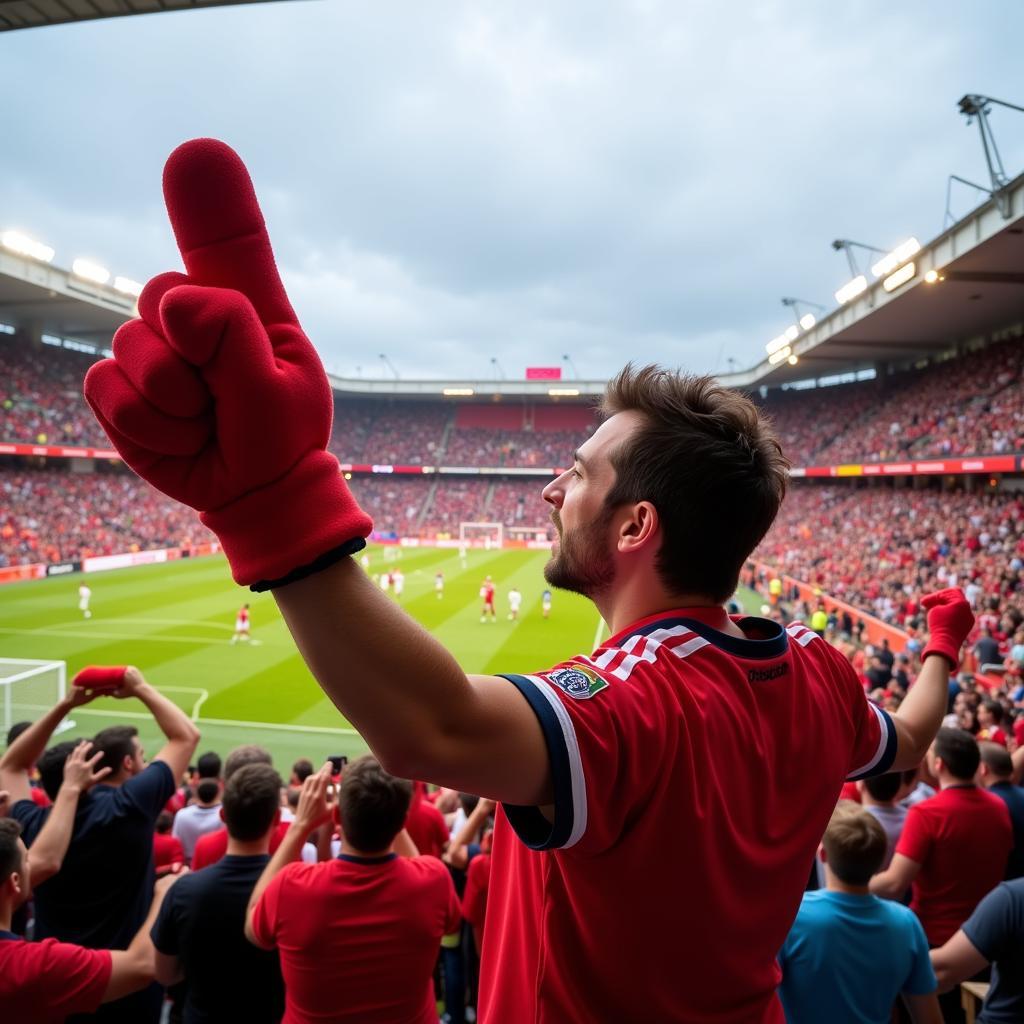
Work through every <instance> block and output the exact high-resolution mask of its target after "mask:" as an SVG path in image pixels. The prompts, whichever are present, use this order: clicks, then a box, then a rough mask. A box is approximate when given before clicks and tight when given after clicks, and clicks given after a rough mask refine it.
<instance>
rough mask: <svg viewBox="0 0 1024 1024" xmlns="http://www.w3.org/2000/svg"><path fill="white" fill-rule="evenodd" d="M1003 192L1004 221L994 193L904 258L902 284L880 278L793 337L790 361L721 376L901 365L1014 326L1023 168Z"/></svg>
mask: <svg viewBox="0 0 1024 1024" xmlns="http://www.w3.org/2000/svg"><path fill="white" fill-rule="evenodd" d="M1003 193H1004V197H1005V198H1004V201H1005V202H1006V204H1007V206H1006V208H1007V209H1008V210H1009V211H1010V216H1009V217H1006V218H1004V216H1003V214H1002V212H1001V211H1000V209H999V204H998V203H997V202H996V200H995V199H991V200H989V201H988V202H986V203H984V204H983V205H982V206H979V207H978V208H977V209H976V210H974V211H973V212H972V213H970V214H968V215H967V216H966V217H964V218H963V219H962V220H960V221H958V222H957V223H956V224H954V225H953V226H952V227H950V228H949V229H948V230H946V231H944V232H943V233H942V234H941V235H939V236H938V237H937V238H936V239H934V240H933V241H931V242H929V243H927V244H926V245H924V246H922V247H921V250H920V251H919V252H917V253H916V254H915V255H914V256H913V258H912V259H911V260H910V261H909V262H907V263H905V264H904V268H907V269H904V268H901V269H903V271H904V273H905V274H906V275H907V276H906V280H905V282H904V283H902V284H898V285H895V286H894V287H892V289H891V290H888V289H887V288H886V285H887V284H890V285H892V278H893V277H895V274H892V275H890V276H889V277H881V278H879V279H878V280H877V281H875V282H874V283H873V284H870V285H868V287H867V289H866V290H865V291H864V292H863V293H862V294H860V295H859V296H858V297H856V298H855V299H853V300H852V301H850V302H847V303H846V304H845V305H842V306H840V307H839V308H838V309H836V310H834V311H833V312H831V313H829V314H828V315H827V316H825V317H823V318H822V319H821V320H819V321H818V322H817V323H816V324H815V325H814V326H813V327H812V328H810V330H807V331H803V332H802V333H801V334H799V335H798V336H797V338H796V339H795V340H794V341H793V342H792V344H791V348H792V352H793V355H795V356H796V357H797V360H798V361H797V363H796V364H795V365H790V364H789V362H788V361H787V360H785V359H783V360H781V361H780V362H779V363H777V364H776V365H774V366H772V365H771V364H770V363H769V361H768V359H766V360H765V361H764V362H762V363H760V364H759V365H758V366H756V367H754V368H753V369H751V370H746V371H743V372H741V373H733V374H728V375H722V376H721V378H720V379H721V380H722V382H723V383H725V384H729V385H731V386H734V387H753V386H761V385H765V386H769V387H772V386H777V385H780V384H784V383H790V382H793V381H797V380H808V379H811V378H820V377H826V376H830V375H832V374H837V373H849V372H852V371H855V370H860V369H867V368H869V367H873V366H876V365H877V364H879V363H891V362H908V361H911V360H914V359H920V358H922V357H924V356H926V355H928V354H930V353H937V352H941V351H943V350H946V349H949V348H951V347H952V346H953V345H954V344H956V343H957V342H961V341H965V340H967V339H969V338H972V337H977V336H979V335H987V334H989V333H991V332H992V331H995V330H998V329H1000V328H1003V327H1008V326H1011V325H1013V324H1016V323H1020V322H1021V321H1022V320H1024V175H1021V176H1020V177H1017V178H1015V179H1014V180H1013V181H1011V182H1010V183H1009V185H1007V186H1006V188H1005V189H1004V190H1003ZM909 268H912V270H911V269H909ZM894 269H895V268H894ZM932 271H934V272H935V273H936V274H937V280H936V281H935V282H934V283H929V282H928V281H927V280H926V275H927V274H929V272H932ZM765 340H766V341H767V340H768V339H765Z"/></svg>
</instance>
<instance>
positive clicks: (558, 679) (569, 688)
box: [549, 665, 608, 700]
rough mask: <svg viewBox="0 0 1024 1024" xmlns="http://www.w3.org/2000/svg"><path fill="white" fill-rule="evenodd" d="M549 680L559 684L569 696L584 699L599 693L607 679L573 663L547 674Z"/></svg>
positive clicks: (606, 683) (605, 684)
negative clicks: (570, 666) (568, 666)
mask: <svg viewBox="0 0 1024 1024" xmlns="http://www.w3.org/2000/svg"><path fill="white" fill-rule="evenodd" d="M549 678H550V679H551V682H553V683H554V684H555V685H556V686H560V687H561V688H562V689H563V690H565V692H566V693H567V694H569V696H570V697H575V698H576V700H586V699H587V698H588V697H593V696H594V694H595V693H600V692H601V691H602V690H603V689H604V688H605V687H606V686H607V685H608V681H607V680H606V679H602V678H601V676H599V675H598V674H597V673H596V672H594V671H593V670H591V669H589V668H584V667H583V666H582V665H573V667H572V668H560V669H558V670H557V671H555V672H552V673H551V675H550V676H549Z"/></svg>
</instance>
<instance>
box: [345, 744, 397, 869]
mask: <svg viewBox="0 0 1024 1024" xmlns="http://www.w3.org/2000/svg"><path fill="white" fill-rule="evenodd" d="M411 798H412V783H411V782H409V781H408V780H407V779H396V778H395V777H394V776H393V775H389V774H388V773H387V772H386V771H384V769H383V768H382V767H381V766H380V762H379V761H377V759H376V758H374V757H371V756H370V755H369V754H366V755H364V756H363V757H359V758H356V760H355V761H353V762H352V763H351V764H350V765H348V766H347V767H346V768H345V772H344V774H343V775H342V776H341V786H340V787H339V794H338V816H339V817H340V819H341V830H342V832H343V833H344V835H345V840H346V842H348V843H349V845H351V846H354V847H355V848H356V849H357V850H365V851H367V852H369V853H376V852H377V851H379V850H385V849H387V848H388V847H389V846H390V845H391V843H392V842H393V841H394V838H395V836H397V835H398V833H399V832H401V831H402V828H403V827H404V826H405V816H406V814H408V812H409V801H410V800H411Z"/></svg>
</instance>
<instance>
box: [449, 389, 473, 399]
mask: <svg viewBox="0 0 1024 1024" xmlns="http://www.w3.org/2000/svg"><path fill="white" fill-rule="evenodd" d="M441 394H443V395H447V396H448V397H449V398H456V397H458V396H463V397H465V396H468V395H475V394H476V392H475V391H474V390H473V389H472V388H445V389H444V390H443V391H442V392H441Z"/></svg>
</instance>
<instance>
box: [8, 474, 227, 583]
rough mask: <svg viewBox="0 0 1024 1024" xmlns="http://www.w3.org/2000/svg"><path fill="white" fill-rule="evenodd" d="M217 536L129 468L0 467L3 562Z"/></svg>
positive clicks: (76, 557)
mask: <svg viewBox="0 0 1024 1024" xmlns="http://www.w3.org/2000/svg"><path fill="white" fill-rule="evenodd" d="M213 539H214V538H213V534H211V533H209V532H208V531H207V530H206V528H205V527H204V526H203V525H202V523H200V522H199V518H198V516H197V515H196V514H195V513H194V512H193V511H192V510H191V509H189V508H187V507H186V506H184V505H180V504H178V503H177V502H174V501H171V500H170V499H169V498H167V497H165V496H164V495H162V494H160V493H159V491H155V490H154V489H153V488H152V487H150V486H149V485H148V484H146V483H144V482H143V481H142V480H140V479H139V478H138V477H136V476H135V475H134V474H132V473H128V472H126V471H112V472H96V473H72V472H67V471H59V470H52V469H45V470H44V469H20V468H18V469H16V470H14V471H10V470H0V567H3V566H8V565H30V564H33V563H37V562H48V563H55V562H68V561H80V560H81V559H83V558H88V557H90V556H94V555H111V554H119V553H121V552H125V551H139V550H146V549H150V548H168V547H188V546H191V545H192V544H200V543H209V542H210V541H211V540H213Z"/></svg>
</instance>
